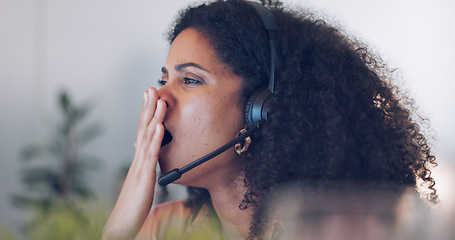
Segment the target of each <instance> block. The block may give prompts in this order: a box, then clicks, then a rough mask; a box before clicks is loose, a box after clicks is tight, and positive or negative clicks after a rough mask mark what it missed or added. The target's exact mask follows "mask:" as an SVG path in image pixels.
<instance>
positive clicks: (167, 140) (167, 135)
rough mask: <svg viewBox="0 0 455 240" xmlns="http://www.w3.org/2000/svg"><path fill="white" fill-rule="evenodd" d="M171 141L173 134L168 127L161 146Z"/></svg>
mask: <svg viewBox="0 0 455 240" xmlns="http://www.w3.org/2000/svg"><path fill="white" fill-rule="evenodd" d="M171 141H172V134H171V133H170V132H169V131H168V130H167V129H164V137H163V141H161V147H162V146H164V145H166V144H168V143H170V142H171Z"/></svg>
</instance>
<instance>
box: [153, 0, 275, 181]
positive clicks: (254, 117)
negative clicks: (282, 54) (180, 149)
mask: <svg viewBox="0 0 455 240" xmlns="http://www.w3.org/2000/svg"><path fill="white" fill-rule="evenodd" d="M245 3H247V4H248V5H250V6H251V7H253V8H254V9H255V11H256V12H257V14H258V15H259V17H261V19H262V22H263V24H264V27H265V29H266V30H267V33H268V36H269V45H270V79H269V84H268V86H267V87H262V88H260V89H259V90H256V91H255V92H254V93H253V94H252V95H251V97H250V98H249V99H248V101H247V102H246V105H245V114H244V115H245V123H246V125H247V129H248V130H247V131H246V132H244V133H243V134H241V135H239V136H237V137H236V138H235V139H233V140H232V141H230V142H228V143H226V144H225V145H223V146H222V147H220V148H218V149H216V150H215V151H213V152H211V153H209V154H207V155H205V156H204V157H202V158H199V159H197V160H196V161H193V162H191V163H189V164H188V165H186V166H184V167H182V168H180V169H178V168H176V169H174V170H172V171H170V172H168V173H166V174H164V175H162V176H161V177H160V178H159V179H158V183H159V184H160V185H161V186H166V185H168V184H169V183H172V182H174V181H175V180H177V179H179V178H180V177H181V176H182V174H184V173H186V172H188V171H189V170H191V169H193V168H195V167H197V166H199V165H201V164H202V163H204V162H206V161H208V160H210V159H212V158H214V157H216V156H218V155H219V154H221V153H222V152H224V151H226V150H227V149H229V148H231V147H232V146H234V145H235V144H237V143H239V142H242V141H244V140H245V138H247V137H249V136H252V135H253V134H254V133H255V132H256V131H257V130H258V129H259V127H260V125H261V124H262V123H263V122H266V121H267V115H268V113H269V111H270V108H269V105H270V104H269V103H270V97H271V96H272V93H273V90H274V88H275V72H276V69H278V68H279V67H280V65H281V61H280V58H279V55H278V31H279V27H278V23H277V21H276V19H275V17H274V16H273V13H272V12H271V11H270V10H268V9H267V8H266V7H265V6H263V5H262V4H259V3H256V2H251V1H245Z"/></svg>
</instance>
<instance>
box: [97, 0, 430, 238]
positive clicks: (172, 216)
mask: <svg viewBox="0 0 455 240" xmlns="http://www.w3.org/2000/svg"><path fill="white" fill-rule="evenodd" d="M270 5H271V6H269V8H270V9H271V12H272V13H273V15H274V17H275V18H276V21H277V23H278V26H279V31H278V34H277V38H278V39H277V42H278V49H279V50H278V54H277V55H278V56H277V57H278V58H279V59H280V61H281V64H280V65H279V66H278V67H277V69H276V70H275V74H274V75H275V91H274V92H273V94H272V97H271V100H270V103H269V110H270V112H269V115H268V118H267V123H265V124H262V125H261V127H260V130H259V131H258V132H257V133H256V134H255V135H254V136H253V137H252V143H251V145H249V148H248V149H247V150H246V152H244V153H241V154H240V155H238V154H237V153H236V151H235V150H234V149H233V148H231V149H228V150H227V151H225V152H224V153H222V154H220V155H219V156H217V157H215V158H214V159H212V160H210V161H208V162H206V163H204V164H202V165H200V166H198V167H197V168H195V169H193V170H192V171H190V172H188V173H186V174H184V175H183V176H182V178H180V179H179V180H177V181H176V182H175V183H178V184H183V185H187V186H189V187H190V188H189V198H188V199H187V200H186V201H177V202H171V203H165V204H163V205H160V206H157V207H156V208H154V209H153V210H152V211H150V208H151V205H152V202H153V192H154V187H155V183H156V180H155V179H156V172H155V168H156V164H157V162H159V164H160V167H161V170H162V172H168V171H171V170H172V169H174V168H180V167H182V166H184V165H186V164H188V163H189V162H190V161H192V160H194V159H196V158H199V157H201V156H203V155H205V154H207V153H209V152H211V151H213V150H215V149H216V148H218V147H220V146H221V145H223V144H225V143H226V142H228V141H230V140H231V139H233V138H234V137H236V136H237V134H238V132H239V130H241V129H242V128H244V126H245V120H244V109H245V105H246V102H247V100H248V98H249V97H250V96H251V94H252V93H253V92H255V91H256V90H257V89H259V88H261V87H264V86H267V84H268V82H269V78H270V75H271V69H270V68H271V66H270V59H271V56H270V55H271V53H270V52H271V51H270V44H269V37H268V32H267V30H266V29H265V28H264V24H263V22H262V20H261V17H260V16H259V15H258V13H257V12H256V11H255V9H254V8H253V7H252V6H251V4H248V3H246V2H245V1H242V0H229V1H216V2H214V3H210V4H203V5H200V6H197V7H192V8H188V9H187V10H185V11H184V12H182V13H181V14H180V16H179V18H178V20H177V21H176V23H175V26H174V28H173V29H172V30H171V32H170V34H169V41H170V43H171V47H170V50H169V54H168V57H167V59H166V62H165V64H164V67H163V68H162V80H160V83H161V84H162V85H163V86H162V87H161V88H160V89H159V90H158V91H157V90H155V89H154V88H149V90H148V91H146V92H145V94H144V102H143V108H142V113H141V118H140V121H139V125H138V137H137V141H136V145H135V146H136V153H135V156H134V160H133V162H132V165H131V168H130V170H129V173H128V176H127V178H126V180H125V183H124V186H123V188H122V191H121V193H120V196H119V199H118V201H117V204H116V206H115V208H114V210H113V212H112V214H111V216H110V218H109V220H108V222H107V224H106V227H105V230H104V236H103V237H104V239H130V238H134V237H136V236H137V238H138V239H162V238H165V235H164V234H166V227H167V226H172V227H173V230H172V231H170V232H172V233H173V234H177V235H176V236H177V238H176V239H182V238H183V236H184V235H188V234H190V233H191V232H192V231H193V230H195V229H200V228H203V226H204V225H206V224H207V223H208V222H207V221H206V220H207V219H208V218H209V216H213V217H214V219H216V221H215V223H216V224H215V225H216V226H217V227H218V228H217V229H218V231H217V232H216V237H218V238H220V239H222V238H226V239H246V238H250V239H256V238H261V237H264V238H268V236H262V234H261V233H262V232H265V229H268V230H270V226H272V227H273V224H274V223H273V221H272V220H271V219H268V217H267V214H265V212H266V211H265V209H264V208H265V204H264V202H265V199H266V198H267V196H268V195H269V194H270V193H271V192H272V191H273V190H275V189H276V188H277V186H280V185H282V184H286V183H299V182H303V183H305V182H310V181H311V182H318V181H331V180H342V181H354V182H374V184H376V185H375V186H388V185H394V186H406V187H409V186H410V187H413V188H415V187H416V186H417V182H423V183H425V184H426V187H427V188H428V189H429V190H430V191H429V193H428V194H427V198H428V199H429V200H431V201H436V199H437V196H436V193H435V190H434V189H433V186H434V180H433V178H431V176H430V170H429V168H430V167H431V166H432V165H435V158H434V156H432V155H431V153H430V148H429V147H428V145H427V142H426V138H425V137H424V136H423V135H422V134H421V133H420V132H419V131H420V130H419V129H420V128H419V125H418V124H417V123H416V122H414V121H413V118H412V117H413V115H412V114H411V110H413V109H412V108H411V107H406V104H407V103H408V102H409V101H408V99H406V98H405V97H404V96H401V95H399V94H398V93H399V91H397V89H396V87H395V86H393V85H392V84H391V83H390V80H391V75H392V71H390V70H389V69H387V68H386V67H385V65H384V64H382V63H381V62H380V61H379V60H378V58H375V57H374V56H372V55H371V54H370V53H369V52H368V51H367V50H366V48H365V47H364V46H363V45H362V44H361V43H359V42H358V41H356V40H355V39H351V38H348V37H346V36H345V35H343V33H342V32H341V31H340V30H339V29H337V28H334V27H332V26H330V25H328V24H326V23H325V22H323V21H321V20H319V19H316V18H314V17H313V16H312V14H310V13H307V12H293V11H290V10H288V9H285V8H283V7H282V6H281V4H280V3H274V4H270ZM165 133H166V134H165ZM164 135H166V137H165V140H163V141H164V142H163V144H164V146H162V147H161V144H162V139H163V136H164ZM399 189H401V188H399ZM398 191H401V190H398ZM267 224H270V225H267ZM273 229H274V228H273ZM272 234H273V233H272Z"/></svg>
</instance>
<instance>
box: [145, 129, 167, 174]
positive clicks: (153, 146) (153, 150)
mask: <svg viewBox="0 0 455 240" xmlns="http://www.w3.org/2000/svg"><path fill="white" fill-rule="evenodd" d="M163 136H164V126H163V124H157V125H156V127H155V134H154V135H153V137H152V141H151V142H150V146H149V148H148V153H147V156H148V157H147V158H148V159H149V161H147V162H149V163H150V164H152V166H150V168H152V169H155V168H156V163H157V162H158V157H159V153H160V148H161V141H162V140H163Z"/></svg>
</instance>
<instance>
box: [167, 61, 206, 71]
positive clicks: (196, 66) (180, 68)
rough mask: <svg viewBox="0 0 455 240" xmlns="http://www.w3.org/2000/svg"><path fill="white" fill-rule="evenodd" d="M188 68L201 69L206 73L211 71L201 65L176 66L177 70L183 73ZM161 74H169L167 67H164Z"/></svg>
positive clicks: (185, 64)
mask: <svg viewBox="0 0 455 240" xmlns="http://www.w3.org/2000/svg"><path fill="white" fill-rule="evenodd" d="M187 67H195V68H199V69H201V70H202V71H205V72H208V73H210V71H209V70H207V69H205V68H204V67H202V66H201V65H199V64H197V63H192V62H190V63H182V64H179V65H177V66H175V70H176V71H181V70H183V69H185V68H187ZM161 72H162V73H167V68H166V67H162V68H161Z"/></svg>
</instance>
